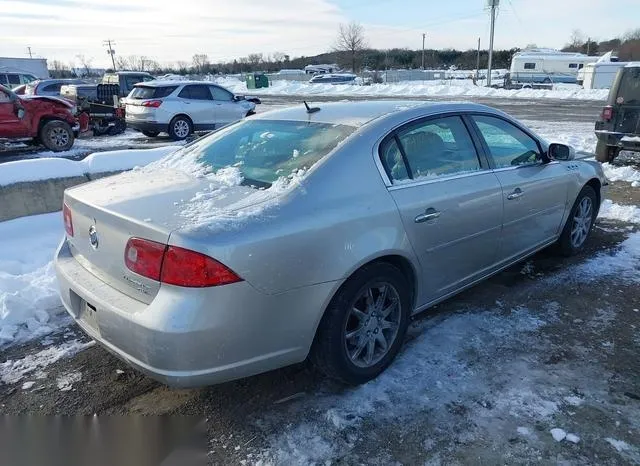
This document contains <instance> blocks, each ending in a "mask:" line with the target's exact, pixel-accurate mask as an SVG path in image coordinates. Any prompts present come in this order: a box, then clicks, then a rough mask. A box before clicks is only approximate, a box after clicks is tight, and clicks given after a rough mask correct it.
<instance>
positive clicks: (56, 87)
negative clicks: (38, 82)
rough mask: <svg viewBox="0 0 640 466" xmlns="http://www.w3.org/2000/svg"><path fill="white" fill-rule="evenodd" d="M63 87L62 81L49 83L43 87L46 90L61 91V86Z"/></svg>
mask: <svg viewBox="0 0 640 466" xmlns="http://www.w3.org/2000/svg"><path fill="white" fill-rule="evenodd" d="M61 87H62V83H57V84H49V85H48V86H45V87H44V89H42V90H43V91H44V92H60V88H61Z"/></svg>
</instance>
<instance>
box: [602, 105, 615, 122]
mask: <svg viewBox="0 0 640 466" xmlns="http://www.w3.org/2000/svg"><path fill="white" fill-rule="evenodd" d="M612 118H613V107H612V106H611V105H607V106H606V107H605V108H603V109H602V119H603V120H604V121H610V120H611V119H612Z"/></svg>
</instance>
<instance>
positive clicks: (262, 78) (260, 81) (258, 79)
mask: <svg viewBox="0 0 640 466" xmlns="http://www.w3.org/2000/svg"><path fill="white" fill-rule="evenodd" d="M253 80H254V82H255V89H260V88H262V87H269V78H267V75H266V74H264V73H255V74H254V75H253ZM247 88H249V86H247Z"/></svg>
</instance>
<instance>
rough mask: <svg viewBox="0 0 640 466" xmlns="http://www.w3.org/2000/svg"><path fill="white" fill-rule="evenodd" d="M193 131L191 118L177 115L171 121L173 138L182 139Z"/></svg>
mask: <svg viewBox="0 0 640 466" xmlns="http://www.w3.org/2000/svg"><path fill="white" fill-rule="evenodd" d="M192 132H193V125H192V124H191V120H189V119H188V118H187V117H185V116H177V117H175V118H174V119H173V120H171V122H170V123H169V136H171V139H173V140H176V141H181V140H182V139H186V138H188V137H189V135H190V134H191V133H192Z"/></svg>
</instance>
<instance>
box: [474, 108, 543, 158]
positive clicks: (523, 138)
mask: <svg viewBox="0 0 640 466" xmlns="http://www.w3.org/2000/svg"><path fill="white" fill-rule="evenodd" d="M473 120H474V121H475V122H476V125H477V126H478V129H479V130H480V133H481V135H482V137H483V139H484V141H485V143H486V145H487V147H488V149H489V154H490V155H491V157H492V158H493V161H494V163H495V166H496V168H506V167H517V166H521V165H533V164H538V163H540V161H541V160H542V155H541V153H540V148H539V146H538V143H537V141H536V140H535V139H533V138H532V137H531V136H529V135H528V134H527V133H525V132H524V131H522V130H521V129H519V128H517V127H516V126H514V125H512V124H511V123H509V122H507V121H505V120H502V119H500V118H495V117H491V116H485V115H474V116H473Z"/></svg>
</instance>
